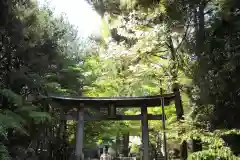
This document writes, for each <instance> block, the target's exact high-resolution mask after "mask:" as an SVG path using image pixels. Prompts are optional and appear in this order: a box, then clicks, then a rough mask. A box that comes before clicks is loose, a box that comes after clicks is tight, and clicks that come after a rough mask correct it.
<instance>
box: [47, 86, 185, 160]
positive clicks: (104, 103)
mask: <svg viewBox="0 0 240 160" xmlns="http://www.w3.org/2000/svg"><path fill="white" fill-rule="evenodd" d="M48 98H50V99H51V100H52V101H53V102H56V103H58V104H60V106H61V107H63V108H64V110H71V109H73V108H74V109H75V110H76V115H75V116H72V115H71V116H69V115H64V117H62V118H64V119H65V120H77V131H76V149H75V157H76V160H83V139H84V121H92V120H96V121H100V120H141V126H142V127H141V128H142V144H143V160H148V159H149V131H148V120H163V119H164V118H165V116H164V115H152V114H148V113H147V108H148V107H154V106H161V105H162V106H163V107H164V106H168V105H169V104H170V102H171V101H174V102H175V107H176V115H177V119H182V116H183V107H182V103H181V96H180V92H179V90H178V89H175V90H174V91H173V93H170V94H163V95H156V96H141V97H65V96H55V95H50V96H48ZM163 102H164V103H163ZM86 108H92V109H99V108H104V109H107V110H108V114H107V115H100V116H99V115H98V116H86V115H85V114H84V109H86ZM117 108H140V109H141V114H140V115H119V114H117V113H116V109H117Z"/></svg>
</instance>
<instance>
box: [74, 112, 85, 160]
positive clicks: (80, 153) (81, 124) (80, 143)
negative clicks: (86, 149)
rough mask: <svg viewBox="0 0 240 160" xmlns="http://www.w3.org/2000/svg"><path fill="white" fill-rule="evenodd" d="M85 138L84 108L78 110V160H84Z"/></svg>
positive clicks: (76, 152)
mask: <svg viewBox="0 0 240 160" xmlns="http://www.w3.org/2000/svg"><path fill="white" fill-rule="evenodd" d="M83 138H84V111H83V108H80V109H79V110H78V120H77V135H76V151H75V155H76V160H83V159H84V157H83V156H84V155H83Z"/></svg>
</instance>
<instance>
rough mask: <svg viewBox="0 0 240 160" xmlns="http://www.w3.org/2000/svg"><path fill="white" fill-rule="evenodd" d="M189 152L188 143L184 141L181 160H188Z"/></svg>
mask: <svg viewBox="0 0 240 160" xmlns="http://www.w3.org/2000/svg"><path fill="white" fill-rule="evenodd" d="M187 157H188V152H187V142H186V141H183V142H182V144H181V145H180V160H187Z"/></svg>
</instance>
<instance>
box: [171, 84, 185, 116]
mask: <svg viewBox="0 0 240 160" xmlns="http://www.w3.org/2000/svg"><path fill="white" fill-rule="evenodd" d="M173 92H174V94H175V107H176V114H177V119H178V120H181V119H183V106H182V100H181V95H180V91H179V86H178V84H176V83H175V84H174V86H173Z"/></svg>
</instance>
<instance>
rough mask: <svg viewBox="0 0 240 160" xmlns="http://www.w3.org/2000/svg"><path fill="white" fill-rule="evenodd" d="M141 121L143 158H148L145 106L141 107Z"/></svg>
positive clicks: (144, 159) (145, 159)
mask: <svg viewBox="0 0 240 160" xmlns="http://www.w3.org/2000/svg"><path fill="white" fill-rule="evenodd" d="M141 115H142V119H141V123H142V146H143V160H148V159H149V135H148V118H147V106H143V107H141Z"/></svg>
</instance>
